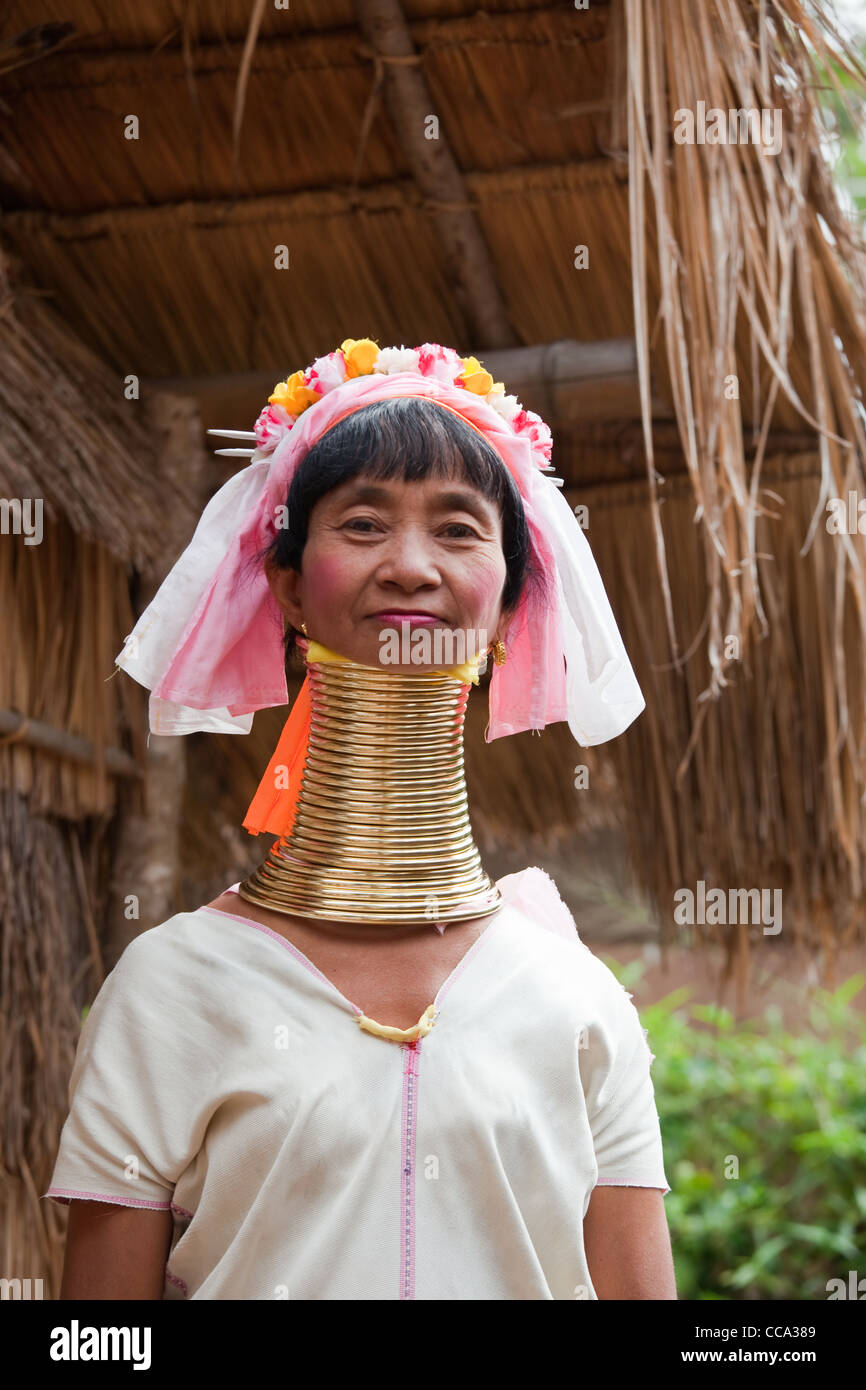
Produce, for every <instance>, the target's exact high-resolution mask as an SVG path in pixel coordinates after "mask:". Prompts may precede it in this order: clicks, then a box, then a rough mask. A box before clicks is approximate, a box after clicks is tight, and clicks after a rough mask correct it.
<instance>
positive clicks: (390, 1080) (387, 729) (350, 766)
mask: <svg viewBox="0 0 866 1390" xmlns="http://www.w3.org/2000/svg"><path fill="white" fill-rule="evenodd" d="M255 437H256V439H257V441H258V446H259V447H258V448H257V449H256V450H255V451H254V457H253V462H252V463H251V464H250V466H249V468H247V469H245V470H243V473H241V474H238V475H236V477H235V478H234V479H232V480H231V482H230V483H229V484H226V487H225V488H223V489H222V490H221V492H220V493H219V494H217V497H215V498H214V499H213V500H212V501H211V503H209V505H208V507H207V508H206V509H205V512H204V514H203V517H202V520H201V522H200V524H199V527H198V529H197V531H196V535H195V537H194V538H193V541H192V543H191V545H190V546H189V547H188V549H187V551H186V552H184V555H183V556H182V557H181V559H180V560H179V561H178V564H177V565H176V566H175V568H174V570H173V571H172V573H171V575H169V577H168V578H167V580H166V581H165V584H164V585H163V587H162V589H161V590H160V592H159V594H158V595H157V596H156V599H155V600H154V601H153V603H152V604H151V605H150V607H149V608H148V609H147V610H146V612H145V614H143V615H142V618H141V619H140V620H139V623H138V624H137V626H136V629H135V632H134V633H133V634H132V637H131V638H130V639H129V642H128V646H127V647H126V648H125V649H124V652H123V653H122V654H121V656H120V657H119V659H118V660H119V664H123V665H124V667H125V669H126V670H127V671H128V672H129V673H130V674H132V675H134V676H135V677H136V679H139V680H141V681H142V683H143V684H145V685H147V686H148V687H149V688H150V689H151V691H152V695H151V702H150V717H151V727H152V729H154V731H156V732H160V733H184V732H189V731H191V730H192V729H196V728H197V729H209V730H211V729H231V730H234V731H242V732H246V731H248V729H249V727H250V723H251V719H252V711H254V710H255V709H257V708H263V707H265V706H267V705H269V704H278V703H285V701H286V698H287V696H286V684H285V664H284V653H283V651H282V650H281V644H280V641H279V635H278V634H279V628H278V626H277V623H279V625H282V624H285V630H286V648H287V650H288V649H289V648H290V647H291V646H293V645H294V644H295V643H297V644H298V645H299V648H300V650H301V651H302V653H303V656H304V660H305V664H306V678H305V682H304V685H303V687H302V690H301V694H300V695H299V697H298V698H297V700H296V701H295V704H294V706H293V709H292V712H291V714H290V716H289V719H288V721H287V724H286V727H285V729H284V732H283V736H282V737H281V739H280V742H279V744H278V746H277V749H276V750H275V753H274V756H273V758H272V759H271V764H270V766H269V768H268V770H267V772H266V773H265V776H264V777H263V779H262V783H261V785H260V787H259V791H258V792H257V794H256V797H255V798H254V800H253V803H252V805H251V807H250V810H249V812H248V815H247V818H246V820H245V822H244V823H245V825H246V826H247V828H248V829H249V830H251V831H252V832H253V833H260V832H263V831H267V832H271V833H274V834H276V835H277V836H278V839H277V841H276V842H275V844H274V845H273V846H272V849H271V851H270V854H269V856H268V858H267V860H266V861H265V863H263V864H262V865H261V866H260V868H259V869H258V870H257V871H256V872H255V873H254V874H253V875H251V877H250V878H249V879H248V880H247V881H246V882H245V883H243V884H236V885H234V887H233V888H232V889H230V890H228V891H227V892H226V893H224V894H223V895H221V897H219V898H217V899H216V900H215V901H214V902H212V903H209V904H208V905H207V906H206V907H203V908H199V909H198V910H197V911H194V912H189V913H179V914H177V915H176V916H175V917H172V918H171V919H169V921H167V922H164V923H162V924H161V925H160V926H158V927H156V928H153V929H152V930H150V931H146V932H144V933H142V935H141V936H139V937H138V938H137V939H136V940H135V941H134V942H132V943H131V945H130V946H129V947H127V949H126V951H125V952H124V954H123V956H122V957H121V960H120V961H119V962H118V965H117V966H116V968H115V970H114V971H113V972H112V973H111V975H110V976H109V978H108V979H107V980H106V982H105V984H104V985H103V987H102V989H101V990H100V993H99V995H98V997H97V999H96V1001H95V1002H94V1005H93V1007H92V1009H91V1011H90V1013H89V1014H88V1017H87V1020H86V1022H85V1025H84V1029H83V1031H82V1037H81V1043H80V1045H79V1051H78V1055H77V1057H76V1063H75V1069H74V1072H73V1077H72V1082H71V1109H70V1115H69V1118H68V1120H67V1123H66V1126H65V1127H64V1132H63V1136H62V1138H61V1145H60V1153H59V1156H58V1160H57V1164H56V1167H55V1171H54V1174H53V1178H52V1183H51V1186H50V1188H49V1190H48V1192H47V1193H46V1194H45V1195H46V1196H48V1197H50V1198H52V1199H53V1200H55V1201H59V1202H62V1203H65V1204H68V1205H72V1210H71V1212H70V1221H69V1234H68V1238H67V1251H66V1263H65V1268H64V1279H63V1286H62V1290H61V1297H63V1298H97V1299H101V1298H117V1297H120V1298H135V1299H159V1298H163V1297H166V1298H185V1297H188V1298H217V1299H221V1298H241V1299H267V1298H293V1299H297V1298H300V1299H389V1298H405V1299H411V1298H419V1299H524V1298H546V1299H561V1298H589V1299H593V1298H675V1297H676V1290H675V1286H674V1278H673V1266H672V1260H671V1252H670V1242H669V1237H668V1232H667V1225H666V1221H665V1214H664V1207H663V1196H664V1193H665V1192H666V1191H668V1190H669V1188H668V1185H667V1181H666V1178H665V1174H664V1168H663V1162H662V1148H661V1138H660V1133H659V1124H658V1116H657V1113H656V1109H655V1103H654V1096H653V1088H652V1082H651V1079H650V1075H649V1064H650V1060H651V1054H650V1053H649V1049H648V1047H647V1044H646V1041H645V1037H644V1033H643V1030H642V1029H641V1028H640V1024H639V1020H638V1016H637V1013H636V1011H635V1009H634V1006H633V1005H632V1004H631V1003H630V1002H629V996H627V995H626V992H625V991H624V990H623V989H622V987H621V986H620V985H619V984H618V983H617V981H616V979H615V977H614V976H613V975H612V974H611V972H610V971H609V970H608V969H607V968H606V967H605V966H604V965H603V964H602V963H601V962H600V961H599V960H598V959H597V958H596V957H595V956H594V955H593V954H592V953H591V952H590V951H588V950H587V949H586V948H585V947H584V946H583V945H582V943H580V941H579V938H578V936H577V932H576V929H575V926H574V922H573V919H572V918H571V916H570V914H569V913H568V910H567V909H566V908H565V906H564V905H563V904H562V903H561V901H560V899H559V896H558V894H557V892H556V889H555V887H554V886H553V884H552V883H551V881H550V880H549V879H548V878H547V876H546V875H545V874H543V873H542V871H541V870H539V869H527V870H525V871H523V872H522V873H517V874H510V875H507V876H506V877H505V878H504V879H501V880H500V881H499V883H498V884H493V883H492V882H491V881H490V879H489V878H488V876H487V875H486V873H485V872H484V870H483V868H482V866H481V862H480V856H479V854H478V850H477V847H476V846H475V844H474V840H473V838H472V832H471V827H470V825H469V820H468V814H467V810H466V799H465V783H464V781H463V760H462V724H463V714H464V709H465V703H466V697H467V695H468V693H469V691H470V689H471V687H472V685H473V684H476V683H477V681H478V673H479V669H480V664H481V662H482V661H483V660H484V658H485V655H486V652H487V651H488V650H489V651H492V652H493V653H494V655H495V662H496V665H495V666H494V671H493V676H492V680H491V684H490V716H491V717H490V725H489V729H488V737H491V738H492V737H498V736H502V735H507V734H509V733H512V732H516V731H518V730H520V729H525V728H543V727H544V725H545V724H547V723H549V722H552V721H553V720H555V719H566V718H567V719H568V721H569V724H570V727H571V728H572V731H573V732H574V733H575V736H576V737H578V738H579V739H580V741H581V742H584V743H585V744H588V743H597V742H601V741H603V740H604V739H605V738H608V737H613V736H615V734H616V733H619V732H621V731H622V729H624V728H625V727H627V725H628V724H629V723H630V722H631V721H632V720H633V719H634V717H635V716H636V714H637V713H639V712H640V709H641V708H642V707H643V699H642V696H641V695H640V691H639V689H638V688H637V683H636V681H635V680H634V675H633V673H632V671H631V667H630V665H629V663H628V658H627V656H626V654H625V651H624V648H623V647H622V643H621V640H620V637H619V633H618V632H617V630H616V625H615V623H614V621H613V616H612V614H611V612H610V608H609V605H608V604H607V600H606V596H605V594H604V590H603V588H602V586H601V581H600V579H599V577H598V572H597V570H596V569H595V566H594V562H593V561H592V558H591V556H590V554H589V548H588V546H587V544H586V541H585V539H584V538H583V535H582V532H581V531H580V528H579V527H577V524H576V522H574V518H573V516H572V515H571V513H570V511H569V509H568V507H567V504H565V503H564V499H563V498H562V497H561V494H559V493H558V492H557V491H556V484H555V483H554V482H553V481H552V480H551V479H550V478H549V477H546V476H545V475H544V470H546V469H547V468H548V467H549V452H550V451H549V432H547V431H546V427H544V426H543V422H541V421H539V420H538V418H537V417H535V416H532V415H531V413H530V412H526V411H523V410H522V409H521V408H520V407H519V403H517V402H516V401H514V398H513V397H507V396H504V391H503V388H502V385H501V383H494V382H493V381H492V379H491V378H490V377H489V376H488V375H487V374H486V373H485V372H484V371H483V369H482V368H481V367H480V364H478V363H477V362H476V361H475V359H466V360H464V359H460V358H459V357H458V356H457V354H456V353H454V352H453V351H452V350H451V349H447V348H441V347H439V346H438V345H432V344H424V345H423V346H422V347H421V348H419V349H411V350H407V349H405V348H401V349H384V350H380V349H379V348H378V346H377V345H376V344H375V343H372V342H371V341H370V340H367V339H362V340H358V341H356V340H350V339H347V340H346V341H345V342H344V343H343V344H342V346H341V348H340V349H339V350H338V351H337V352H336V353H331V354H329V355H328V356H327V357H325V358H320V359H318V360H317V361H316V363H314V364H313V366H312V367H310V368H308V369H307V370H306V371H305V372H303V373H301V372H298V373H295V375H294V377H292V378H289V380H288V381H287V382H285V383H280V385H279V386H278V387H277V388H276V390H275V393H274V395H273V396H272V397H271V399H270V402H269V407H268V408H267V409H266V410H265V411H263V412H262V415H261V416H260V417H259V421H258V422H257V426H256V435H255ZM457 639H460V642H461V643H462V650H457V649H456V647H455V644H457V645H458V646H459V643H458V641H457ZM275 651H276V653H277V654H278V660H277V661H275V658H274V653H275ZM446 652H447V653H448V655H445V653H446ZM431 927H432V928H433V930H431ZM354 1001H358V1002H354ZM431 1001H432V1002H431Z"/></svg>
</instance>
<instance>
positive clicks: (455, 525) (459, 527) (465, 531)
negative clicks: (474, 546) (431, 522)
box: [445, 521, 475, 540]
mask: <svg viewBox="0 0 866 1390" xmlns="http://www.w3.org/2000/svg"><path fill="white" fill-rule="evenodd" d="M445 529H446V530H447V531H460V532H462V534H461V535H459V536H457V537H456V539H457V540H463V539H464V538H467V537H471V536H474V535H475V532H474V530H473V529H472V527H471V526H467V525H466V523H465V522H463V521H452V522H451V524H450V525H449V526H447V527H446V528H445Z"/></svg>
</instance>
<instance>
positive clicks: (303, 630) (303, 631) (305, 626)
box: [301, 623, 310, 637]
mask: <svg viewBox="0 0 866 1390" xmlns="http://www.w3.org/2000/svg"><path fill="white" fill-rule="evenodd" d="M301 632H302V633H303V634H304V636H305V637H309V635H310V634H309V633H308V632H307V624H306V623H301Z"/></svg>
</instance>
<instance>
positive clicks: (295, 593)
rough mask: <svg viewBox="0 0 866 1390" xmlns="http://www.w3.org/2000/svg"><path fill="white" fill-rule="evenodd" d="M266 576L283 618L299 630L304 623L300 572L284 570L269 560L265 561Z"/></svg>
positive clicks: (289, 569)
mask: <svg viewBox="0 0 866 1390" xmlns="http://www.w3.org/2000/svg"><path fill="white" fill-rule="evenodd" d="M265 574H266V575H267V578H268V584H269V585H270V589H271V593H272V594H273V596H274V598H275V599H276V600H277V603H278V604H279V605H280V610H281V612H282V614H283V617H284V618H286V619H287V620H288V622H290V623H291V625H292V627H297V628H299V627H300V626H301V622H302V621H303V617H304V609H303V604H302V602H301V576H300V575H299V574H298V571H297V570H293V569H291V568H286V569H283V568H281V567H280V566H279V565H276V564H274V562H273V560H270V559H268V560H266V561H265Z"/></svg>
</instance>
